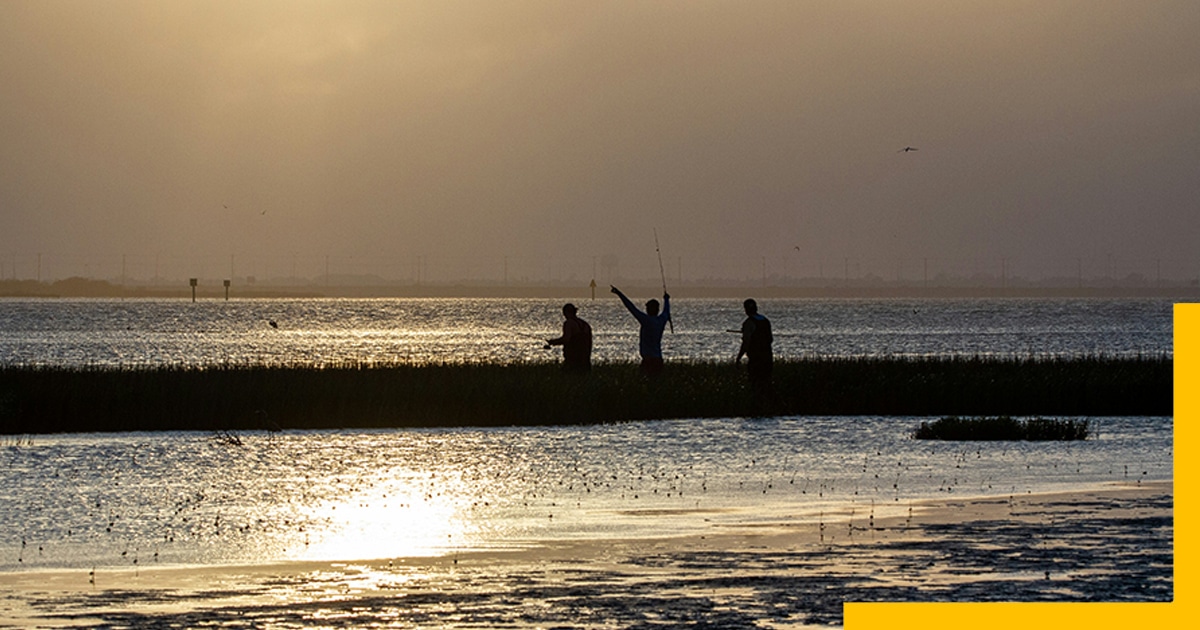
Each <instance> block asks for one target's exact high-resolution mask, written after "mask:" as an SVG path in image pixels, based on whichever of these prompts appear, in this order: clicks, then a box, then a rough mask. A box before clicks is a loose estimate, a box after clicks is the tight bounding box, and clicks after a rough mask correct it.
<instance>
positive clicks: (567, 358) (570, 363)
mask: <svg viewBox="0 0 1200 630" xmlns="http://www.w3.org/2000/svg"><path fill="white" fill-rule="evenodd" d="M562 313H563V317H564V318H565V319H564V320H563V334H562V336H561V337H555V338H554V339H547V340H546V345H548V346H562V347H563V371H564V372H568V373H572V374H587V373H588V372H590V371H591V370H592V327H591V325H589V324H588V323H587V322H586V321H584V320H583V318H581V317H580V316H579V310H578V309H576V308H575V305H574V304H571V303H570V302H568V303H566V304H563V307H562Z"/></svg>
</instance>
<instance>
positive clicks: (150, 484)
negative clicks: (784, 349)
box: [0, 417, 1172, 570]
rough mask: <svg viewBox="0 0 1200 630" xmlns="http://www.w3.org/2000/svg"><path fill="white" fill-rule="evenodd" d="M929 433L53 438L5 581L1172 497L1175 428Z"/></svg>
mask: <svg viewBox="0 0 1200 630" xmlns="http://www.w3.org/2000/svg"><path fill="white" fill-rule="evenodd" d="M919 421H920V419H917V418H857V417H855V418H775V419H717V420H681V421H657V422H636V423H627V424H620V425H610V426H594V427H534V428H509V429H453V430H451V429H446V430H391V431H353V432H284V433H282V434H276V435H271V434H253V433H246V434H242V436H241V437H242V445H240V446H235V445H231V444H228V443H225V442H222V441H220V440H218V439H215V438H214V437H213V436H211V435H209V434H204V433H162V434H133V433H128V434H114V435H97V434H87V435H55V436H38V437H35V438H33V440H32V443H30V442H28V441H23V442H20V443H14V442H13V441H11V440H10V442H9V443H8V444H7V445H5V446H4V447H3V448H0V570H19V569H32V568H39V567H91V566H102V567H104V566H132V565H133V564H135V563H137V564H138V565H139V566H147V565H152V564H156V563H157V564H180V563H182V564H194V563H202V564H224V563H244V562H271V561H280V560H305V559H328V560H333V559H337V560H352V559H368V558H390V557H399V556H414V555H416V556H420V555H435V554H444V553H452V552H453V551H454V550H456V549H480V548H497V547H512V546H519V545H523V544H528V543H532V542H534V541H539V540H553V539H563V538H577V537H591V538H603V537H635V536H637V537H641V536H659V535H673V534H684V533H699V532H703V531H706V530H709V531H711V529H712V528H724V527H730V526H739V525H753V524H756V523H764V522H781V521H782V522H801V523H813V524H814V526H816V525H815V524H816V523H817V522H818V521H822V520H831V519H834V518H838V517H841V518H847V517H849V518H853V519H857V520H859V521H860V524H861V525H865V519H867V518H869V517H870V516H871V515H874V516H876V517H882V516H885V515H888V514H898V513H902V512H903V511H904V510H907V509H908V507H909V506H910V505H911V503H912V502H913V501H915V500H918V499H922V498H929V497H946V496H969V495H985V494H998V495H1010V494H1013V493H1026V492H1041V491H1047V490H1058V489H1069V488H1079V487H1081V486H1088V485H1094V484H1098V483H1105V482H1113V481H1116V482H1120V481H1128V482H1133V483H1136V482H1138V481H1139V480H1159V479H1171V478H1172V469H1171V462H1172V421H1171V419H1170V418H1097V419H1092V423H1093V429H1094V430H1095V431H1096V436H1095V437H1094V438H1093V439H1089V440H1087V441H1084V442H1071V443H1018V442H998V443H979V444H964V443H939V442H927V441H917V440H912V439H910V437H909V433H910V432H911V431H912V429H913V428H915V426H916V425H917V424H919Z"/></svg>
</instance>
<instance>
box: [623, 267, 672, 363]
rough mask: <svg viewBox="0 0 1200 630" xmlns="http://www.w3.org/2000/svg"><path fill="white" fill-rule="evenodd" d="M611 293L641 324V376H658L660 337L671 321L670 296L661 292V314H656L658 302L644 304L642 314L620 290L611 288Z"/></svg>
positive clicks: (661, 358)
mask: <svg viewBox="0 0 1200 630" xmlns="http://www.w3.org/2000/svg"><path fill="white" fill-rule="evenodd" d="M610 286H611V285H610ZM612 292H613V293H616V294H617V297H619V298H621V303H622V304H624V305H625V308H627V309H629V313H630V314H631V315H633V318H634V319H636V320H638V323H639V324H641V329H640V330H639V332H638V353H639V354H641V355H642V374H645V375H646V376H658V375H659V374H660V373H662V369H663V354H662V336H663V329H664V328H666V327H667V322H668V321H669V320H670V319H671V296H670V295H668V294H667V292H666V291H664V292H663V307H662V312H661V313H659V312H658V300H650V301H649V302H646V312H644V313H643V312H642V311H641V310H639V309H638V307H636V306H634V304H633V302H630V301H629V298H627V297H625V294H624V293H621V290H620V289H618V288H617V287H612Z"/></svg>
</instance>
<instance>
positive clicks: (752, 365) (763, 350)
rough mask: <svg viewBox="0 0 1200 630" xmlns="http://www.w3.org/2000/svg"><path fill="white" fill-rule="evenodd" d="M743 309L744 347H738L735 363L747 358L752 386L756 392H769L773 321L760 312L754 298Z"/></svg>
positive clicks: (747, 370)
mask: <svg viewBox="0 0 1200 630" xmlns="http://www.w3.org/2000/svg"><path fill="white" fill-rule="evenodd" d="M742 308H743V309H745V311H746V320H745V321H744V322H742V329H741V333H742V345H741V346H739V347H738V353H737V359H735V361H736V362H737V363H741V362H742V357H746V373H747V374H748V375H749V376H750V384H751V385H752V386H753V387H754V388H755V389H756V390H760V391H769V390H770V389H771V368H772V366H773V364H774V355H773V353H772V352H771V342H772V341H773V340H774V339H773V336H772V334H771V321H770V320H768V319H767V318H766V317H764V316H763V315H762V314H760V313H759V312H758V303H757V302H755V301H754V298H750V299H747V300H746V301H745V302H742ZM735 332H736V331H735Z"/></svg>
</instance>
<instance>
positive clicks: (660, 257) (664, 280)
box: [653, 228, 675, 334]
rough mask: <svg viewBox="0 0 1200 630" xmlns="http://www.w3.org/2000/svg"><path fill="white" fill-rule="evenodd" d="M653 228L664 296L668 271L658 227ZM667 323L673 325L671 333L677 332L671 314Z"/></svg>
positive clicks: (655, 251)
mask: <svg viewBox="0 0 1200 630" xmlns="http://www.w3.org/2000/svg"><path fill="white" fill-rule="evenodd" d="M653 229H654V253H656V254H658V273H659V274H660V275H662V283H663V296H666V295H667V272H666V270H665V269H663V264H662V250H661V249H659V248H658V228H653ZM663 299H666V298H665V297H664V298H663ZM663 307H664V308H665V307H666V304H664V305H663ZM667 323H668V324H670V325H671V334H675V321H674V320H672V319H671V317H670V316H669V315H668V316H667Z"/></svg>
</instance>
